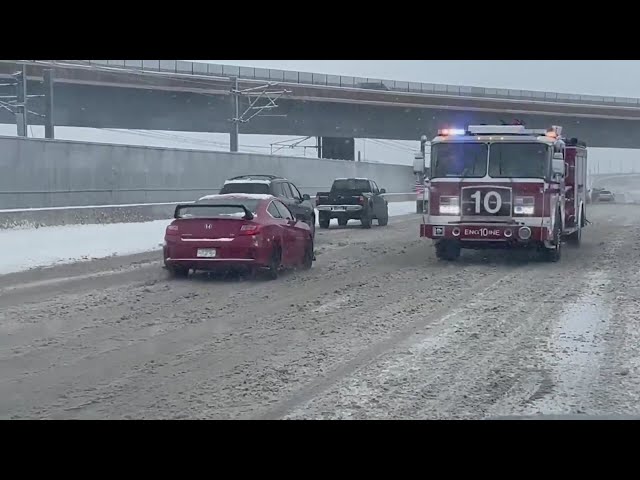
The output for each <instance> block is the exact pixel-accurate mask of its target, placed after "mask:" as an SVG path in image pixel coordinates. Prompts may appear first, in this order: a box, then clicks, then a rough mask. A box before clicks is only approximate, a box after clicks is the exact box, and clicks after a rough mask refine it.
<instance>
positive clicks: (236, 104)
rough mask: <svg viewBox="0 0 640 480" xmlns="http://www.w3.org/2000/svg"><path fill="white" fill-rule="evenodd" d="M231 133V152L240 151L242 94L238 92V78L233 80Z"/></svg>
mask: <svg viewBox="0 0 640 480" xmlns="http://www.w3.org/2000/svg"><path fill="white" fill-rule="evenodd" d="M231 111H232V117H231V133H230V137H229V147H230V151H232V152H237V151H238V136H239V134H240V118H239V117H240V92H239V91H238V77H233V78H231Z"/></svg>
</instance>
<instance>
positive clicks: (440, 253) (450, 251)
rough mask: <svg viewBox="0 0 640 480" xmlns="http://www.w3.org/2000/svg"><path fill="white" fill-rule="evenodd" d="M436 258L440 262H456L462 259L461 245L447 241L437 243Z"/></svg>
mask: <svg viewBox="0 0 640 480" xmlns="http://www.w3.org/2000/svg"><path fill="white" fill-rule="evenodd" d="M436 257H438V258H439V259H440V260H447V261H453V260H456V259H458V257H460V245H458V244H456V243H454V242H447V241H441V242H439V243H436Z"/></svg>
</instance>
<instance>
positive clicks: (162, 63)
mask: <svg viewBox="0 0 640 480" xmlns="http://www.w3.org/2000/svg"><path fill="white" fill-rule="evenodd" d="M51 62H52V63H76V64H84V65H95V66H96V67H112V68H123V69H131V70H141V71H149V72H166V73H180V74H191V75H205V76H206V75H210V76H217V77H232V76H237V77H238V78H243V79H247V80H264V81H276V82H287V83H297V84H301V85H321V86H329V87H349V88H358V87H357V85H358V84H361V83H376V84H382V85H384V86H385V87H386V88H387V89H388V90H389V91H395V92H409V93H424V94H440V95H454V96H461V97H465V96H467V97H486V98H496V99H513V100H530V101H541V102H550V103H575V104H586V105H611V106H619V107H625V106H626V107H638V106H640V98H630V97H608V96H599V95H576V94H568V93H557V92H541V91H535V90H516V89H501V88H485V87H471V86H464V85H443V84H435V83H422V82H405V81H399V80H383V79H378V78H365V77H351V76H344V75H328V74H323V73H309V72H296V71H289V70H279V69H273V68H258V67H240V66H235V65H220V64H213V63H203V62H187V61H184V60H53V61H51Z"/></svg>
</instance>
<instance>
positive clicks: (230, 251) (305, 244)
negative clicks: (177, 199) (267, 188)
mask: <svg viewBox="0 0 640 480" xmlns="http://www.w3.org/2000/svg"><path fill="white" fill-rule="evenodd" d="M174 218H175V220H173V221H172V222H171V224H170V225H169V226H168V227H167V231H166V234H165V237H164V264H165V266H166V268H167V270H168V271H169V273H170V274H171V275H172V276H177V277H186V276H188V274H189V270H194V271H195V270H205V271H211V270H226V269H234V270H235V269H240V270H246V271H249V272H251V273H257V272H259V271H264V272H265V273H266V274H267V276H268V278H271V279H275V278H277V277H278V273H279V272H280V271H281V270H282V269H286V268H296V267H300V268H302V269H309V268H311V265H312V263H313V260H314V255H313V234H312V232H311V229H310V228H309V225H307V224H306V223H304V222H302V221H297V220H296V219H295V217H294V216H293V214H292V213H291V211H290V210H289V209H288V208H287V206H286V205H285V204H284V203H282V202H281V201H280V200H278V199H277V198H275V197H273V196H271V195H257V194H228V195H209V196H206V197H203V198H201V199H200V200H198V201H197V202H195V203H191V204H184V205H178V206H177V207H176V210H175V214H174Z"/></svg>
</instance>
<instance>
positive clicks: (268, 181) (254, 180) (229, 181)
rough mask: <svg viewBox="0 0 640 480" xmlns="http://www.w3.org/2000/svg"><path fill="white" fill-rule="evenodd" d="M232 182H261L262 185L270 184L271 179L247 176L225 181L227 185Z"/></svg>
mask: <svg viewBox="0 0 640 480" xmlns="http://www.w3.org/2000/svg"><path fill="white" fill-rule="evenodd" d="M230 183H260V184H262V185H270V184H271V180H257V179H255V178H245V179H238V180H227V181H225V182H224V184H225V185H229V184H230Z"/></svg>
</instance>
